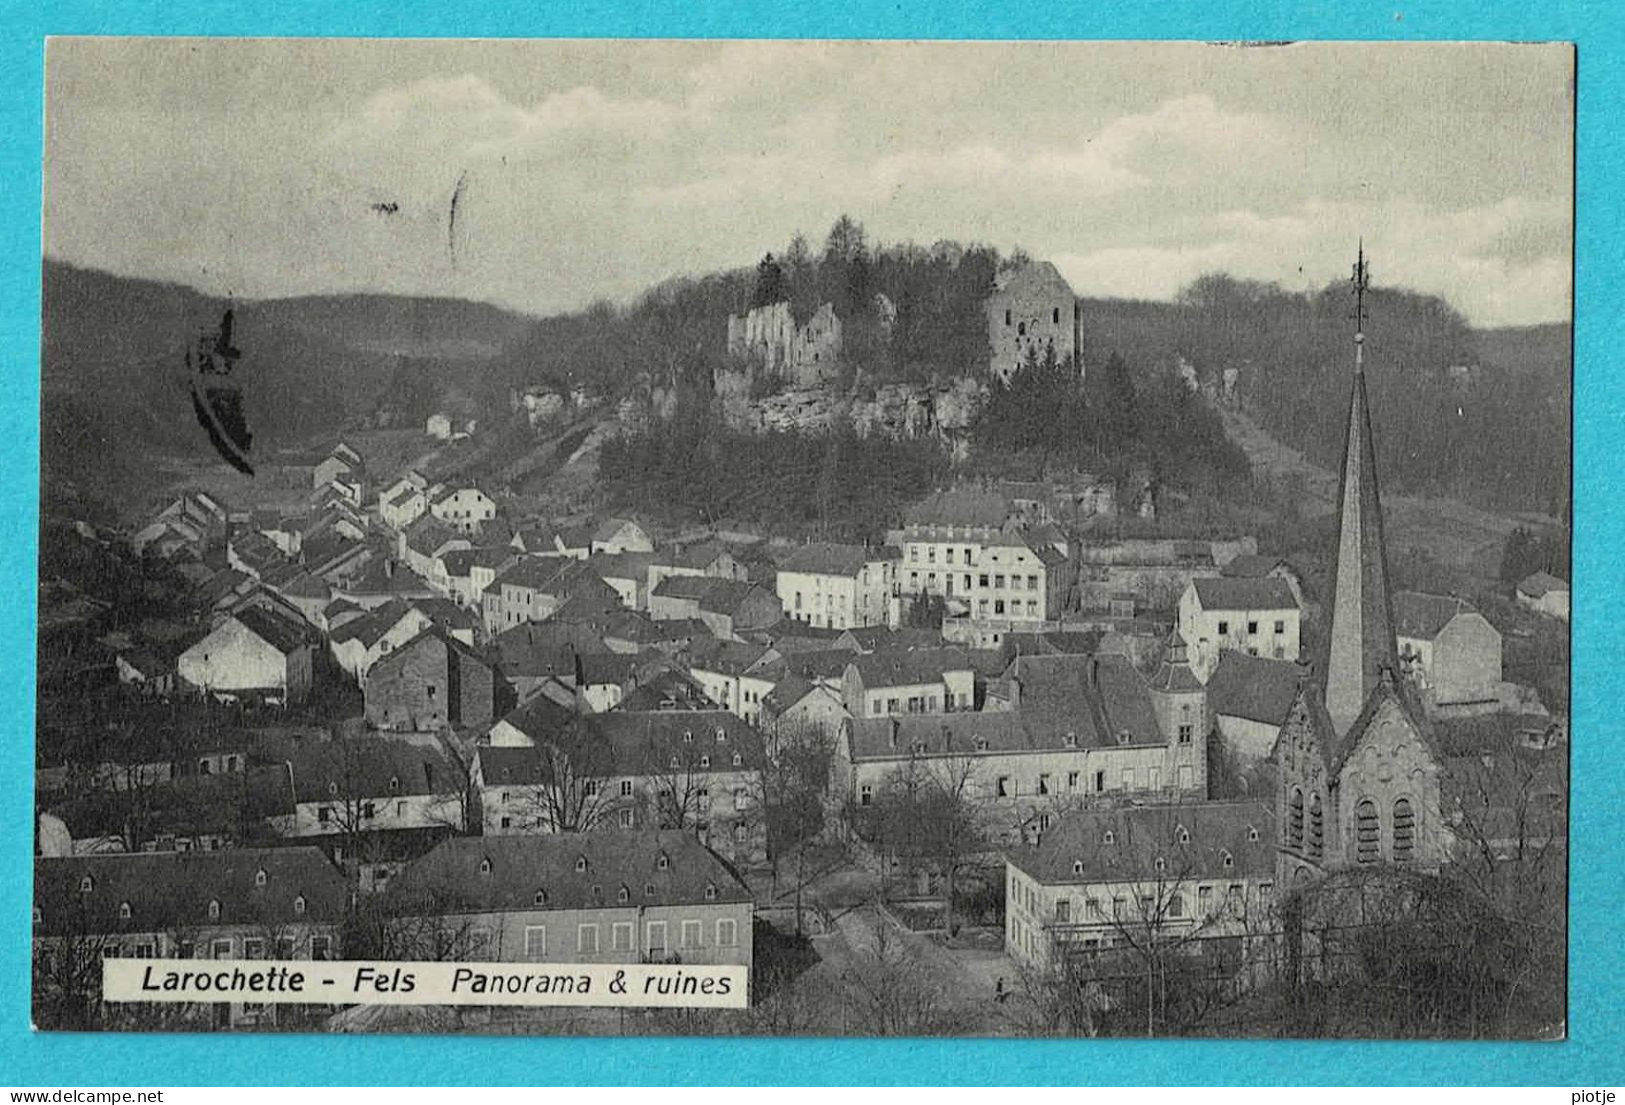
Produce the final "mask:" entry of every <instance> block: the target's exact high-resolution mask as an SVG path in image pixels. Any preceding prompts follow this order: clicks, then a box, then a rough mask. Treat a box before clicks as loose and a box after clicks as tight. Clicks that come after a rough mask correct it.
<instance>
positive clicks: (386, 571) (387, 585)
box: [334, 556, 439, 610]
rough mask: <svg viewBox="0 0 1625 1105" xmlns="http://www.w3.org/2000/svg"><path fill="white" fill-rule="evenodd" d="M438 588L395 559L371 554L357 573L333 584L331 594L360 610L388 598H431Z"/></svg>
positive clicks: (394, 599) (380, 603)
mask: <svg viewBox="0 0 1625 1105" xmlns="http://www.w3.org/2000/svg"><path fill="white" fill-rule="evenodd" d="M438 593H439V592H437V591H436V590H435V589H434V588H433V587H431V586H429V581H428V580H426V579H424V578H423V577H422V576H420V575H419V574H418V573H416V572H414V571H413V570H412V569H411V568H409V567H407V566H406V565H405V564H403V563H401V562H400V561H398V560H392V559H390V558H388V557H383V556H380V557H374V558H373V559H372V560H370V561H368V562H367V564H366V566H365V567H364V568H363V569H362V570H361V573H360V574H359V575H357V576H355V577H354V578H352V579H348V580H346V581H344V582H342V583H339V584H336V585H335V586H334V594H335V595H336V596H337V597H338V598H342V599H344V600H345V601H346V602H351V603H354V604H355V605H356V606H359V607H361V608H362V609H364V610H376V609H377V608H378V607H380V606H383V605H385V604H387V603H391V602H413V601H416V600H418V599H426V598H434V597H435V596H436V595H437V594H438Z"/></svg>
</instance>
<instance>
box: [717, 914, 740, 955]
mask: <svg viewBox="0 0 1625 1105" xmlns="http://www.w3.org/2000/svg"><path fill="white" fill-rule="evenodd" d="M738 943H739V923H738V922H737V921H735V920H734V919H733V918H732V917H724V918H722V919H721V920H719V921H718V922H717V947H719V948H732V947H734V946H736V945H737V944H738Z"/></svg>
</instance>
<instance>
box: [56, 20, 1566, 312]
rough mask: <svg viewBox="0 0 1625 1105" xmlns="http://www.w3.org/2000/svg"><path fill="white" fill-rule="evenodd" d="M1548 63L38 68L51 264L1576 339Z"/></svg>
mask: <svg viewBox="0 0 1625 1105" xmlns="http://www.w3.org/2000/svg"><path fill="white" fill-rule="evenodd" d="M1572 60H1573V59H1572V53H1571V52H1570V50H1569V49H1568V48H1567V47H1565V46H1561V45H1555V46H1553V45H1547V46H1533V45H1497V44H1437V43H1432V44H1399V43H1387V44H1380V45H1379V44H1297V45H1289V46H1271V47H1261V46H1250V47H1242V46H1234V45H1232V46H1220V45H1203V44H1194V43H1191V44H1173V43H903V42H889V43H862V42H844V43H829V42H823V43H796V42H660V41H590V40H586V41H512V40H506V41H461V42H448V41H428V40H353V39H352V40H265V39H260V40H232V39H84V38H67V39H62V38H59V39H53V40H52V41H51V42H50V43H49V45H48V49H47V63H46V109H45V110H46V161H45V172H46V184H45V197H44V212H45V216H44V233H45V250H46V254H47V256H50V257H54V258H57V259H60V260H65V261H71V262H73V263H75V264H80V265H85V266H91V267H95V268H100V269H106V270H108V271H111V272H115V273H120V274H123V275H130V276H140V277H147V278H154V279H163V280H173V281H177V282H181V283H185V284H189V285H191V286H193V287H196V288H199V289H201V290H204V291H208V292H211V293H216V294H231V295H235V296H238V297H241V298H264V297H273V296H286V295H302V294H314V293H327V292H346V291H367V292H393V293H401V294H415V295H446V296H460V297H465V298H471V299H480V300H486V301H489V302H494V303H498V304H501V305H504V306H507V307H512V308H516V309H519V310H523V311H528V312H531V313H535V314H550V313H554V312H559V311H567V310H574V309H578V308H581V307H583V306H586V305H588V304H589V303H592V302H594V301H597V300H602V299H607V300H610V301H613V302H621V303H624V302H628V301H630V300H631V299H633V298H634V297H636V296H637V295H638V294H639V293H641V292H643V291H644V290H646V289H647V288H649V287H651V286H652V285H654V284H657V283H659V282H660V281H662V280H665V279H667V278H670V277H674V276H681V275H697V274H700V273H704V272H710V271H714V270H718V269H727V268H736V267H740V266H747V265H753V264H754V263H755V262H756V260H757V259H758V258H759V257H760V256H761V255H762V254H763V253H764V252H767V251H778V250H781V249H782V248H783V247H784V245H785V244H786V243H787V242H788V241H789V240H790V238H791V237H792V236H793V235H794V234H795V233H797V232H798V231H799V232H802V233H804V234H806V236H807V237H808V238H809V240H811V241H812V242H814V243H815V244H817V243H821V242H822V240H823V237H824V235H825V233H826V232H827V230H828V228H829V226H830V224H832V223H833V222H834V221H835V219H836V218H837V217H838V216H839V215H841V214H842V213H848V214H850V215H852V216H853V217H854V218H856V219H858V220H859V221H860V222H862V223H863V224H864V226H865V228H866V229H867V231H868V234H869V237H870V240H871V241H880V242H887V243H890V242H901V241H913V242H917V243H920V244H922V245H928V244H930V243H932V242H935V241H938V240H940V239H953V240H957V241H961V242H966V243H969V242H981V243H986V244H990V245H993V246H997V247H998V248H1000V249H1002V250H1010V249H1012V248H1014V247H1017V246H1019V247H1021V248H1023V249H1025V250H1026V251H1027V252H1028V253H1029V254H1031V255H1032V256H1034V257H1040V258H1048V259H1049V260H1051V261H1053V262H1054V263H1055V264H1056V266H1057V267H1058V268H1059V269H1060V270H1061V272H1062V274H1063V275H1065V276H1066V277H1067V279H1068V280H1069V281H1070V282H1071V283H1072V285H1073V287H1074V289H1075V290H1076V291H1077V292H1078V293H1079V294H1080V295H1085V296H1119V297H1135V298H1150V299H1169V298H1172V297H1173V296H1175V295H1176V294H1177V293H1178V291H1179V289H1180V288H1181V287H1182V286H1184V285H1185V284H1187V283H1188V282H1190V281H1191V280H1193V279H1194V278H1196V277H1197V276H1199V275H1201V274H1203V273H1207V272H1220V271H1222V272H1228V273H1231V274H1232V275H1235V276H1238V277H1245V278H1250V279H1258V280H1269V281H1275V282H1278V283H1280V284H1281V285H1282V286H1284V287H1286V288H1288V289H1291V290H1304V289H1308V288H1317V287H1320V286H1322V285H1324V284H1326V283H1327V282H1329V281H1332V280H1337V279H1342V278H1344V277H1346V276H1347V274H1348V272H1349V269H1350V266H1351V264H1352V262H1353V253H1354V249H1355V243H1356V241H1357V240H1358V239H1359V238H1361V237H1362V236H1363V238H1364V241H1365V247H1366V252H1367V254H1368V256H1369V258H1370V262H1371V274H1372V281H1373V283H1374V284H1378V285H1388V286H1401V287H1407V288H1410V289H1413V290H1416V291H1420V292H1426V293H1431V294H1436V295H1440V296H1443V297H1444V298H1445V299H1447V300H1448V301H1449V302H1450V303H1451V304H1452V305H1454V306H1455V307H1456V308H1457V309H1458V310H1460V311H1461V312H1462V313H1463V314H1464V315H1466V317H1467V318H1468V320H1469V321H1470V322H1472V323H1473V324H1475V325H1480V326H1496V325H1523V324H1530V323H1539V322H1549V321H1559V320H1566V319H1568V318H1569V312H1570V288H1571V260H1570V258H1571V232H1572V220H1573V183H1572V159H1573V84H1572V78H1573V66H1572Z"/></svg>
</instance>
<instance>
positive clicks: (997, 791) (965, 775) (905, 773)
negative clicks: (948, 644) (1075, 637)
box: [832, 651, 1207, 840]
mask: <svg viewBox="0 0 1625 1105" xmlns="http://www.w3.org/2000/svg"><path fill="white" fill-rule="evenodd" d="M1165 663H1166V664H1168V665H1169V666H1173V667H1179V666H1183V665H1184V659H1183V657H1182V656H1181V655H1180V654H1179V653H1178V652H1177V651H1173V652H1170V655H1169V657H1168V659H1167V660H1166V661H1165ZM1004 681H1005V682H1006V683H1007V684H1008V686H1009V688H1010V690H1009V692H1008V693H1009V696H1010V699H1011V706H1010V708H1009V709H1005V710H997V711H986V710H984V711H978V712H961V711H955V712H952V713H938V714H925V713H916V714H906V713H905V714H896V715H890V716H880V717H872V716H861V717H860V716H856V715H854V716H853V718H852V720H851V721H850V722H848V723H847V724H846V725H844V726H843V728H842V731H841V734H840V737H839V739H838V741H837V743H836V751H835V767H834V774H833V776H832V777H833V779H834V780H835V785H834V789H835V793H836V795H837V796H838V798H839V799H840V800H842V801H845V802H848V803H850V806H851V807H852V808H854V809H855V810H856V811H857V814H858V818H859V821H858V826H859V829H860V831H862V827H863V820H862V819H863V817H865V816H866V815H865V814H864V813H863V811H864V810H865V809H866V808H868V807H873V806H880V805H883V804H884V802H885V798H886V796H887V795H888V794H893V793H898V791H897V788H898V787H906V786H907V784H909V783H910V782H914V783H918V782H919V781H921V780H923V779H924V778H927V777H929V778H934V779H936V780H938V781H939V782H943V783H947V784H950V785H952V786H953V787H954V789H955V790H958V791H961V792H962V793H963V795H964V797H965V798H966V799H967V800H969V801H970V802H971V803H973V804H974V805H976V806H977V807H979V808H981V809H982V810H983V811H984V812H985V816H986V817H987V818H988V819H989V825H988V829H989V831H990V832H992V833H994V835H995V836H1002V837H1003V838H1004V839H1006V840H1020V839H1023V838H1027V837H1030V836H1031V835H1032V834H1033V833H1035V832H1041V831H1042V830H1043V829H1045V828H1047V827H1048V826H1049V824H1050V823H1051V821H1052V820H1053V819H1054V817H1055V816H1057V815H1058V814H1059V813H1060V812H1062V811H1064V810H1066V809H1069V808H1072V807H1075V806H1081V805H1086V804H1090V803H1099V802H1102V801H1119V800H1124V799H1128V800H1135V799H1140V800H1146V799H1155V798H1157V797H1159V796H1161V797H1163V798H1172V797H1175V796H1177V797H1180V798H1181V799H1183V800H1187V801H1188V800H1191V799H1197V800H1200V799H1202V798H1204V797H1205V796H1206V794H1207V728H1206V724H1205V719H1204V717H1203V706H1202V695H1201V688H1200V687H1199V686H1196V685H1195V684H1194V678H1193V677H1190V675H1189V671H1188V667H1187V668H1186V670H1185V671H1184V672H1183V673H1159V678H1157V679H1156V680H1153V681H1149V682H1148V681H1147V680H1146V679H1145V678H1144V677H1143V676H1141V675H1140V673H1139V672H1138V671H1136V670H1135V668H1134V666H1133V665H1132V664H1130V663H1129V662H1128V661H1127V660H1126V659H1124V658H1123V657H1120V656H1019V657H1017V658H1016V659H1015V660H1014V661H1013V662H1012V663H1011V665H1010V668H1009V669H1008V670H1007V672H1006V674H1005V677H1004Z"/></svg>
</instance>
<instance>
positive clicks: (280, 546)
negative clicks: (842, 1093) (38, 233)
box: [32, 38, 1575, 1039]
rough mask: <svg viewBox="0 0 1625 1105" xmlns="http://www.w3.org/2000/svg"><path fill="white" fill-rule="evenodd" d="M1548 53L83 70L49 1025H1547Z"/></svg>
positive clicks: (1568, 55) (1557, 162)
mask: <svg viewBox="0 0 1625 1105" xmlns="http://www.w3.org/2000/svg"><path fill="white" fill-rule="evenodd" d="M1574 75H1575V53H1574V50H1573V48H1572V47H1570V46H1567V45H1563V44H1492V43H1408V44H1406V43H1387V44H1375V43H1369V44H1367V43H1308V42H1305V43H1271V44H1248V43H1196V42H1188V43H1180V42H1155V43H1150V42H1088V43H1084V42H1065V43H1063V42H1025V43H1022V42H1006V43H976V42H967V43H928V42H857V41H853V42H804V41H760V42H750V41H730V42H709V41H653V40H643V41H605V40H597V41H594V40H580V41H552V40H547V41H541V40H538V41H521V40H500V41H435V40H412V41H393V40H382V39H349V40H339V39H333V40H274V39H231V38H216V39H131V38H59V39H54V40H52V41H51V42H50V43H49V46H48V51H47V59H46V101H45V116H46V143H45V153H44V170H45V193H44V258H43V265H44V299H43V302H44V311H43V333H42V346H43V353H42V359H43V368H42V374H43V375H42V399H41V406H42V411H41V419H42V426H41V430H42V433H41V452H42V456H41V462H42V473H43V475H42V486H41V512H40V526H41V535H40V537H41V540H40V558H39V622H38V625H39V629H38V660H39V663H38V683H37V697H38V720H37V732H36V742H37V755H36V779H35V796H36V797H35V811H34V821H35V825H36V836H35V848H34V851H35V856H36V859H35V864H34V882H33V903H34V905H33V931H32V948H33V1009H32V1016H33V1023H34V1025H35V1026H36V1027H37V1028H39V1029H44V1030H74V1031H83V1030H110V1031H123V1030H219V1031H306V1032H434V1033H453V1032H455V1033H504V1034H528V1033H535V1034H549V1035H560V1034H628V1035H631V1034H671V1033H693V1034H706V1035H711V1034H741V1035H850V1036H870V1035H896V1036H927V1035H944V1036H1004V1037H1038V1036H1142V1037H1143V1036H1154V1037H1335V1038H1344V1037H1365V1038H1388V1037H1408V1038H1418V1037H1422V1038H1501V1039H1560V1038H1563V1037H1564V1036H1565V1035H1566V1034H1567V1032H1568V1028H1569V1026H1568V1021H1567V1013H1566V995H1567V952H1568V941H1567V917H1566V909H1565V902H1566V893H1567V886H1568V847H1567V842H1568V833H1567V822H1568V794H1569V784H1568V776H1569V772H1568V763H1569V740H1570V728H1569V633H1568V628H1569V583H1568V580H1569V578H1570V569H1569V542H1570V529H1571V525H1570V518H1571V501H1570V486H1571V464H1570V442H1571V437H1572V433H1571V348H1570V330H1571V322H1572V317H1571V316H1572V310H1571V303H1572V286H1573V281H1572V272H1573V255H1572V242H1573V234H1574V222H1573V219H1574V206H1573V201H1574V196H1573V179H1574V176H1573V174H1574V161H1573V158H1574V141H1573V135H1574V118H1575V116H1574V110H1575V99H1574V92H1575V90H1574Z"/></svg>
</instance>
